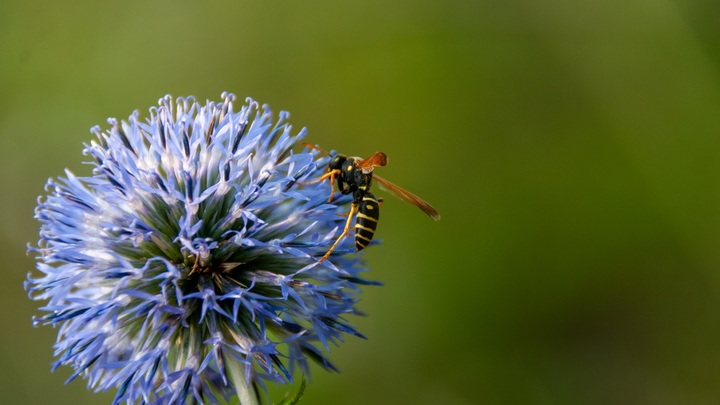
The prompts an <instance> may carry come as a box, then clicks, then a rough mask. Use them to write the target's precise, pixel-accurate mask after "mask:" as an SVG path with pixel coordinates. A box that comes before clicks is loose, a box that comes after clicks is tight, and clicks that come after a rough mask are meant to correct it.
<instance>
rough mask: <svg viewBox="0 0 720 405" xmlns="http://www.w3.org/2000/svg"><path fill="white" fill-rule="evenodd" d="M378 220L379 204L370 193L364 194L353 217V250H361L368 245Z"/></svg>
mask: <svg viewBox="0 0 720 405" xmlns="http://www.w3.org/2000/svg"><path fill="white" fill-rule="evenodd" d="M379 219H380V204H378V201H377V199H376V198H375V196H374V195H373V194H372V193H365V195H363V197H362V201H360V205H359V207H358V213H357V215H356V216H355V250H357V251H360V250H363V249H364V248H365V246H367V245H368V243H370V241H371V240H372V238H373V235H375V228H377V223H378V220H379Z"/></svg>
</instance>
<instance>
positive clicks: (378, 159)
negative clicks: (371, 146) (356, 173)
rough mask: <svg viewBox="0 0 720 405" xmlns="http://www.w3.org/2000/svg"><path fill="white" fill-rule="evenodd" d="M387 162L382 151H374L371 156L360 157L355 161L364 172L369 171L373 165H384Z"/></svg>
mask: <svg viewBox="0 0 720 405" xmlns="http://www.w3.org/2000/svg"><path fill="white" fill-rule="evenodd" d="M387 162H388V158H387V155H386V154H384V153H382V152H375V153H373V155H372V156H370V157H369V158H367V159H362V160H360V161H359V162H357V165H358V167H359V168H360V169H362V170H363V171H365V172H371V171H372V169H373V167H381V166H385V165H386V164H387Z"/></svg>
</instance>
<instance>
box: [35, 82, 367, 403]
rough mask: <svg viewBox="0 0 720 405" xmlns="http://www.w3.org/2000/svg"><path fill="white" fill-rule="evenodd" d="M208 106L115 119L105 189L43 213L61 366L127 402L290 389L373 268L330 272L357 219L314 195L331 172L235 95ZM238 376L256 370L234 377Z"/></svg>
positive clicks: (97, 186)
mask: <svg viewBox="0 0 720 405" xmlns="http://www.w3.org/2000/svg"><path fill="white" fill-rule="evenodd" d="M222 98H223V102H221V103H213V102H207V103H206V104H205V105H204V106H202V105H200V104H199V103H197V102H195V101H194V99H192V98H187V99H182V98H178V99H176V100H173V99H172V98H171V97H169V96H167V97H165V98H163V99H161V100H160V102H159V106H158V107H154V108H151V109H150V117H149V118H148V119H147V120H146V121H145V122H141V120H140V118H139V114H138V112H135V113H134V114H133V115H131V116H130V118H129V120H128V121H127V122H125V121H123V122H118V121H116V120H114V119H111V120H109V121H108V122H109V123H110V126H111V128H110V129H109V130H107V131H105V132H102V131H101V130H100V128H99V127H95V128H93V130H92V132H93V133H94V134H95V135H96V137H97V140H95V141H92V142H91V143H90V144H86V145H85V151H84V152H85V154H86V155H89V156H90V157H92V159H93V161H92V162H91V164H92V165H93V167H94V169H93V173H92V176H90V177H76V176H75V175H73V174H72V173H71V172H69V171H66V177H65V178H59V179H57V180H52V179H51V180H49V181H48V184H47V188H46V190H47V193H48V195H47V196H46V197H45V198H41V199H40V200H39V204H38V207H37V209H36V218H37V219H38V220H39V221H40V222H41V229H40V241H39V243H38V246H37V247H36V248H31V250H33V251H35V252H37V254H38V263H37V269H38V270H39V271H40V272H41V273H42V276H41V277H38V278H35V277H33V276H32V275H29V276H28V281H27V282H26V288H27V289H28V291H29V294H30V296H31V298H33V299H35V300H42V301H47V304H46V305H45V306H43V307H42V308H41V310H42V311H44V312H46V314H45V315H44V316H42V317H39V318H36V319H35V322H36V323H37V324H50V325H57V326H59V327H60V328H59V331H58V340H57V343H56V345H55V349H56V351H55V354H56V356H57V361H56V362H55V364H54V366H55V367H57V366H59V365H69V366H71V367H73V368H74V369H75V370H76V372H75V374H74V375H73V376H72V377H71V379H73V378H75V377H77V376H82V377H84V378H86V379H87V381H88V385H89V387H90V388H92V389H94V390H97V391H104V390H108V389H113V388H117V390H118V391H117V395H116V398H115V402H127V403H140V402H142V403H168V402H182V401H192V400H193V399H194V400H197V401H199V402H201V403H208V402H210V403H212V402H214V401H215V400H217V399H221V398H225V399H226V398H229V397H232V396H233V395H234V394H235V389H236V388H235V387H234V384H233V378H232V376H231V375H230V374H231V370H233V369H234V370H238V369H240V370H245V376H244V377H245V378H246V380H247V381H248V382H252V383H254V384H259V385H263V383H264V382H266V381H276V382H287V381H290V380H291V376H292V375H293V372H294V370H295V368H297V367H299V368H300V369H301V371H302V372H303V373H306V374H307V373H308V359H312V360H314V361H317V362H318V363H319V364H320V365H321V366H323V367H325V368H326V369H330V370H335V367H334V366H333V365H332V364H331V363H330V362H329V361H328V360H327V358H326V357H325V355H324V352H326V351H327V350H328V348H329V345H330V344H331V343H334V344H336V343H338V342H340V341H342V335H343V334H351V335H355V336H359V337H363V336H362V335H361V334H360V333H358V332H357V331H356V330H355V329H354V328H353V327H352V326H351V325H350V324H348V323H347V322H346V321H345V320H344V319H343V317H344V316H345V315H346V314H357V311H356V309H355V303H356V295H357V293H358V292H359V289H358V287H357V286H358V284H363V283H367V281H365V280H363V279H362V278H360V277H359V273H360V272H362V271H364V270H365V269H364V268H363V267H362V263H360V261H359V259H358V258H357V257H356V255H354V254H348V253H350V252H352V250H353V243H352V241H350V240H349V239H348V240H346V241H343V243H342V244H341V245H340V246H339V248H338V249H337V250H336V252H337V253H336V254H334V255H333V256H331V259H330V260H328V261H325V262H323V263H321V264H318V262H317V258H318V257H319V256H321V255H322V254H324V252H325V251H327V249H328V247H329V246H330V245H331V244H332V242H333V239H334V237H336V236H337V235H338V234H339V228H340V227H342V225H343V223H344V218H342V217H341V216H339V215H338V214H339V213H342V212H344V211H346V210H347V208H346V207H345V208H343V207H342V206H343V205H345V204H347V203H348V201H349V200H348V198H347V197H342V198H339V199H338V200H337V201H335V202H333V203H328V195H329V193H330V189H329V187H330V186H329V185H328V184H327V183H320V182H312V180H314V179H317V178H318V177H319V176H320V175H321V174H322V172H323V169H324V168H325V166H326V164H327V159H328V158H327V157H326V156H323V155H322V154H318V153H317V152H315V151H307V150H304V151H302V152H298V153H294V152H293V151H292V147H293V145H294V144H295V143H296V142H297V140H298V139H300V138H302V137H303V136H304V135H305V129H302V130H301V131H300V132H299V133H298V134H296V135H292V134H291V126H290V125H289V124H287V123H286V119H287V117H288V114H287V113H284V112H281V113H280V115H279V118H278V119H277V121H275V119H274V116H273V114H272V112H271V111H270V110H269V108H268V107H267V106H265V105H263V106H259V105H258V104H257V103H256V102H254V101H252V100H250V99H248V100H247V103H246V104H245V105H243V106H242V107H241V108H240V110H239V111H238V112H235V111H234V105H233V103H234V96H233V95H231V94H225V93H224V94H223V96H222ZM229 362H237V363H240V364H241V365H242V367H240V368H238V367H229Z"/></svg>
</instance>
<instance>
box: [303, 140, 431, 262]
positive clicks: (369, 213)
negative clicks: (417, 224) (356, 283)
mask: <svg viewBox="0 0 720 405" xmlns="http://www.w3.org/2000/svg"><path fill="white" fill-rule="evenodd" d="M302 145H303V146H305V147H308V148H311V149H317V150H319V151H321V152H323V153H326V154H328V155H329V153H328V152H325V151H324V150H322V149H320V148H319V147H317V146H315V145H310V144H308V143H303V144H302ZM387 162H388V159H387V155H385V154H384V153H383V152H375V153H374V154H373V155H372V156H370V157H369V158H367V159H362V158H359V157H347V156H345V155H341V154H336V155H334V156H333V157H332V159H331V160H330V163H329V164H328V166H327V170H328V171H327V173H325V174H323V175H322V176H321V177H320V178H319V179H318V180H316V181H317V182H320V181H323V180H325V179H330V187H331V189H332V187H334V185H335V183H337V186H338V191H340V192H341V193H342V194H352V197H353V199H352V204H351V206H350V212H349V213H348V214H347V221H346V222H345V228H344V229H343V231H342V233H341V234H340V236H339V237H338V238H337V240H336V241H335V243H333V245H332V246H331V247H330V250H328V251H327V253H325V255H324V256H323V257H322V258H321V259H320V260H319V262H323V261H325V260H326V259H327V258H328V257H329V256H330V254H331V253H332V252H333V251H334V250H335V248H336V247H337V245H338V244H339V243H340V241H341V240H342V239H343V238H344V237H345V236H346V235H347V234H348V232H349V231H350V224H351V223H352V218H353V217H356V221H355V251H357V252H359V251H361V250H363V249H364V248H365V246H367V245H368V244H369V243H370V241H371V240H372V238H373V236H374V235H375V229H377V224H378V221H379V220H380V205H381V204H382V199H378V198H376V197H375V195H374V194H373V193H371V192H370V185H371V183H372V180H373V179H375V181H377V183H378V184H379V185H380V188H381V189H383V190H385V191H387V192H389V193H390V194H392V195H394V196H395V197H397V198H399V199H401V200H403V201H405V202H407V203H409V204H412V205H414V206H416V207H418V208H420V209H421V210H422V211H423V212H424V213H426V214H427V215H428V216H429V217H430V218H432V219H434V220H436V221H438V220H439V219H440V214H439V213H438V212H437V210H435V208H433V207H432V206H431V205H430V204H428V203H427V201H425V200H423V199H422V198H420V197H418V196H416V195H415V194H413V193H411V192H409V191H407V190H405V189H403V188H401V187H399V186H397V185H395V184H393V183H391V182H389V181H388V180H385V179H384V178H382V177H380V176H377V175H373V169H374V168H376V167H382V166H385V165H387ZM331 200H332V191H331V192H330V198H328V202H329V201H331Z"/></svg>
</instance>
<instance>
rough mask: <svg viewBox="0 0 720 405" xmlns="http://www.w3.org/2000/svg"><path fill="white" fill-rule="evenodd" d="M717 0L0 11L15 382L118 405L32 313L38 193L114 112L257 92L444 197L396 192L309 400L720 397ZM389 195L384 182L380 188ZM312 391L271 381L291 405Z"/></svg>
mask: <svg viewBox="0 0 720 405" xmlns="http://www.w3.org/2000/svg"><path fill="white" fill-rule="evenodd" d="M719 18H720V6H718V3H717V2H716V1H714V0H692V1H669V0H653V1H649V0H644V1H643V0H630V1H626V0H623V1H620V0H610V1H583V2H573V1H561V0H540V1H517V0H510V1H502V2H501V1H495V2H489V1H484V0H472V1H471V0H467V1H454V0H449V1H448V0H445V1H440V0H436V1H426V0H416V1H409V0H396V1H373V0H370V1H354V2H347V1H325V0H318V1H277V0H265V1H245V0H236V1H208V2H201V1H184V0H182V1H167V0H164V1H145V2H141V1H125V2H97V1H67V2H52V1H38V2H20V1H15V0H13V1H3V2H2V3H0V94H1V95H2V97H0V190H2V197H3V198H1V199H0V238H2V240H1V241H2V244H1V245H0V246H2V249H1V250H0V254H1V255H2V256H1V257H2V263H3V270H2V271H3V274H4V278H3V281H2V282H1V283H0V292H1V293H0V325H2V326H1V329H0V365H1V367H0V398H2V402H3V403H23V404H45V403H60V404H70V403H72V404H103V403H109V402H110V400H111V398H112V394H108V393H106V394H101V395H96V394H92V393H90V392H89V391H88V390H86V388H85V385H84V381H81V380H77V381H75V382H73V383H71V384H69V385H63V382H64V380H65V379H66V378H67V377H68V376H69V375H70V374H71V373H70V370H68V369H67V368H64V369H60V370H58V371H56V372H55V373H52V374H51V373H50V365H49V364H50V362H51V361H52V344H53V342H54V337H55V334H56V330H53V329H52V328H49V327H43V328H39V329H33V328H32V326H31V321H30V318H31V316H32V315H34V314H37V313H38V311H37V310H36V308H37V307H38V305H39V304H38V303H35V302H31V301H29V300H28V299H27V298H26V293H25V292H24V291H23V288H22V283H23V280H24V279H25V277H26V274H27V272H29V271H32V270H33V269H34V260H33V257H32V256H27V255H26V254H25V251H26V243H28V242H30V243H35V242H36V241H37V229H38V223H37V222H36V221H35V220H34V219H33V218H32V216H33V207H34V204H35V199H36V197H37V196H38V195H39V194H42V193H43V185H44V183H45V181H46V179H47V178H48V177H55V176H58V175H62V173H63V172H62V170H63V168H65V167H68V168H70V169H71V170H73V171H75V172H76V173H88V172H89V168H88V166H86V165H82V164H81V162H82V161H83V160H87V158H86V157H83V156H82V155H81V150H82V142H86V141H89V140H90V139H91V134H90V132H89V131H88V129H89V128H90V127H91V126H93V125H96V124H102V125H104V124H105V119H106V118H107V117H118V118H125V117H127V116H128V115H129V114H130V113H131V112H132V111H133V110H135V109H138V110H140V111H141V112H143V113H144V114H145V113H146V112H147V108H148V107H150V106H152V105H155V104H156V101H157V99H158V98H160V97H162V96H163V95H165V94H167V93H170V94H173V95H175V96H184V95H195V96H197V98H198V99H200V100H205V99H208V98H210V99H214V100H219V98H220V93H221V92H222V91H224V90H227V91H231V92H234V93H236V94H237V95H238V96H239V97H240V98H243V97H245V96H252V97H254V98H255V99H257V100H259V101H260V102H264V103H269V104H270V105H271V106H272V107H273V109H274V110H276V111H278V110H280V109H285V110H289V111H290V112H291V113H292V116H291V121H292V122H293V123H294V124H295V125H296V126H297V127H302V126H307V127H308V130H309V137H308V138H307V140H308V141H309V142H313V143H318V144H320V145H322V146H323V147H325V148H328V149H336V150H338V151H341V152H344V153H349V154H353V155H360V156H365V155H369V154H370V153H372V152H375V151H376V150H382V151H384V152H385V153H387V154H388V156H389V157H390V165H389V166H388V167H385V168H383V169H381V170H382V175H383V176H384V177H386V178H388V179H390V180H392V181H394V182H396V183H397V184H400V185H402V186H404V187H406V188H408V189H410V190H412V191H413V192H416V193H417V194H419V195H421V196H422V197H424V198H426V199H427V200H428V201H430V202H431V203H432V204H433V205H434V206H435V207H436V208H437V209H438V210H439V211H440V212H441V213H442V215H443V219H442V220H441V221H440V222H437V223H434V222H433V221H431V220H429V219H428V218H426V217H424V215H423V214H422V213H421V212H420V211H418V210H417V209H415V208H413V207H411V206H408V205H406V204H403V203H402V202H400V201H399V200H396V199H392V198H391V197H388V198H386V203H385V205H383V219H382V221H381V224H380V226H379V229H378V233H377V236H378V238H380V239H383V240H384V243H383V245H382V246H380V247H376V248H372V249H369V250H368V251H367V254H366V259H367V261H368V264H369V266H370V267H371V268H372V272H371V273H370V277H371V278H374V279H377V280H381V281H383V282H384V283H385V286H384V287H373V288H366V289H365V292H364V294H363V295H362V302H361V304H360V308H361V309H362V310H364V311H366V312H367V313H368V316H367V317H364V318H355V319H353V320H352V321H353V323H355V324H357V325H358V326H359V329H360V330H361V331H362V332H363V333H364V334H366V335H367V336H368V337H369V340H367V341H363V340H360V339H355V338H352V337H348V339H347V341H346V343H345V344H344V345H342V346H341V347H338V348H335V349H334V350H333V353H332V354H331V359H332V360H333V361H334V362H335V363H336V364H337V365H338V366H339V368H340V369H341V370H342V373H340V374H329V373H325V372H323V371H321V370H319V369H315V370H314V371H315V372H314V374H313V380H312V384H311V385H310V386H309V388H308V390H307V394H306V396H305V399H304V401H303V402H301V403H304V404H329V403H337V404H368V403H372V404H398V403H413V404H439V403H443V404H496V403H497V404H581V403H582V404H610V403H612V404H637V403H652V404H711V403H718V402H719V401H720V317H719V316H718V309H719V308H720V188H719V186H720V170H719V169H720V163H719V162H720V159H719V158H720V80H719V79H720V76H719V73H720V24H718V21H719ZM379 194H381V193H379ZM291 389H292V387H291V388H286V387H279V388H277V389H276V388H274V387H273V388H272V389H271V391H272V392H273V395H274V397H275V398H278V397H280V396H282V394H283V393H285V392H286V391H289V390H291Z"/></svg>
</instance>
